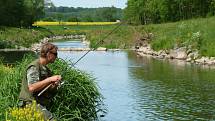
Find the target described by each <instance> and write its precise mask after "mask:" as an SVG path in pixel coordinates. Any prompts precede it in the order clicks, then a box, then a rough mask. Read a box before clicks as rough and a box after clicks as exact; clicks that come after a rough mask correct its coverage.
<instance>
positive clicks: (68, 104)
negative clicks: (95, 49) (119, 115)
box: [50, 60, 104, 121]
mask: <svg viewBox="0 0 215 121" xmlns="http://www.w3.org/2000/svg"><path fill="white" fill-rule="evenodd" d="M59 67H60V68H59ZM50 68H51V69H52V70H54V73H55V74H61V73H62V72H65V70H66V72H65V73H64V74H63V75H62V77H63V81H64V82H65V83H64V84H63V85H62V86H61V87H60V88H59V90H58V94H57V96H56V97H55V99H54V104H53V105H52V108H51V111H52V112H54V113H55V115H56V116H57V117H59V118H60V120H69V121H73V120H74V121H76V120H81V121H90V120H97V119H98V117H97V116H98V114H97V113H98V112H103V111H104V110H103V107H102V104H103V103H102V96H101V94H100V93H99V91H98V88H97V86H96V83H95V78H93V77H92V76H91V75H89V74H87V73H85V72H83V71H80V70H78V69H75V68H71V67H70V65H69V64H68V63H67V62H65V61H62V60H58V61H56V62H55V64H53V65H51V66H50Z"/></svg>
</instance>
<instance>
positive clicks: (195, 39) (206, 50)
mask: <svg viewBox="0 0 215 121" xmlns="http://www.w3.org/2000/svg"><path fill="white" fill-rule="evenodd" d="M214 20H215V17H210V18H205V19H192V20H186V21H181V22H175V23H166V24H152V25H145V26H144V28H145V30H147V31H148V32H149V33H153V35H154V37H153V40H152V42H151V46H152V48H153V49H155V50H161V49H173V48H175V47H187V48H189V49H193V50H199V52H200V54H201V55H202V56H210V57H211V56H215V54H214V52H215V51H214V47H215V46H214V45H215V41H214V34H215V33H214V30H213V29H214V26H215V22H214Z"/></svg>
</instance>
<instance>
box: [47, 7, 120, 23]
mask: <svg viewBox="0 0 215 121" xmlns="http://www.w3.org/2000/svg"><path fill="white" fill-rule="evenodd" d="M122 12H123V11H122V9H120V8H116V7H113V6H112V7H101V8H82V7H77V8H74V7H63V6H60V7H55V6H54V5H52V6H51V7H49V8H46V9H45V16H44V18H43V20H48V21H70V22H80V21H84V22H104V21H108V22H114V21H116V20H119V19H121V18H122Z"/></svg>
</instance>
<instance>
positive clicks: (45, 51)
mask: <svg viewBox="0 0 215 121" xmlns="http://www.w3.org/2000/svg"><path fill="white" fill-rule="evenodd" d="M57 49H58V48H57V46H56V45H54V44H51V43H45V44H44V45H42V47H41V51H40V57H41V58H46V60H47V61H48V63H53V62H54V61H55V59H56V58H57Z"/></svg>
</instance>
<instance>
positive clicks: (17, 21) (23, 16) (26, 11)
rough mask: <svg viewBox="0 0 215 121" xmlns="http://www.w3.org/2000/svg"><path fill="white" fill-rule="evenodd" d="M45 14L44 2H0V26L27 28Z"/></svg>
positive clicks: (30, 0) (40, 0)
mask: <svg viewBox="0 0 215 121" xmlns="http://www.w3.org/2000/svg"><path fill="white" fill-rule="evenodd" d="M43 14H44V0H0V16H1V19H0V25H3V26H18V27H27V26H31V25H32V23H33V22H34V21H36V20H38V19H39V18H40V17H41V16H43Z"/></svg>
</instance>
